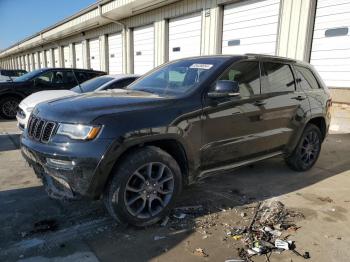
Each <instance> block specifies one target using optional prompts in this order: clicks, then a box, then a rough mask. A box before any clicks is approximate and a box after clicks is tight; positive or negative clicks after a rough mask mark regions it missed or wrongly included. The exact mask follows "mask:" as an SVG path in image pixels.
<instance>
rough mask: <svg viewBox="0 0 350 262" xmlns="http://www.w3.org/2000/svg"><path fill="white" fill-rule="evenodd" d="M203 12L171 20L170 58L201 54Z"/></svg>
mask: <svg viewBox="0 0 350 262" xmlns="http://www.w3.org/2000/svg"><path fill="white" fill-rule="evenodd" d="M201 21H202V20H201V14H199V13H198V14H192V15H190V16H185V17H179V18H175V19H171V20H170V21H169V60H174V59H179V58H183V57H189V56H197V55H200V52H201V28H202V22H201Z"/></svg>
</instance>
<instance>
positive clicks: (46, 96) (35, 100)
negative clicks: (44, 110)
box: [19, 90, 77, 109]
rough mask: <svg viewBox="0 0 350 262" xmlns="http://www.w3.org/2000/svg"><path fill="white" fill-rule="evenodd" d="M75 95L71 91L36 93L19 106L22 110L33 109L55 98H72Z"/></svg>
mask: <svg viewBox="0 0 350 262" xmlns="http://www.w3.org/2000/svg"><path fill="white" fill-rule="evenodd" d="M76 94H77V93H75V92H73V91H71V90H50V91H40V92H37V93H34V94H32V95H30V96H28V97H26V98H25V99H23V100H22V102H21V104H20V105H19V106H20V107H21V108H22V109H25V108H28V107H34V106H36V105H37V104H39V103H41V102H45V101H49V100H52V99H56V98H62V97H66V96H72V95H76Z"/></svg>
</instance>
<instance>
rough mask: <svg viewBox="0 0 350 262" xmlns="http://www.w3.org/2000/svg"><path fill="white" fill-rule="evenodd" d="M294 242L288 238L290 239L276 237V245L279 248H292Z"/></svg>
mask: <svg viewBox="0 0 350 262" xmlns="http://www.w3.org/2000/svg"><path fill="white" fill-rule="evenodd" d="M292 244H293V241H291V240H288V241H284V240H281V239H276V241H275V247H277V248H281V249H284V250H290V246H291V245H292Z"/></svg>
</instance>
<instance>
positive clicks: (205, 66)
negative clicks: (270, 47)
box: [190, 64, 213, 70]
mask: <svg viewBox="0 0 350 262" xmlns="http://www.w3.org/2000/svg"><path fill="white" fill-rule="evenodd" d="M212 66H213V65H211V64H193V65H191V66H190V68H195V69H206V70H208V69H210V68H212Z"/></svg>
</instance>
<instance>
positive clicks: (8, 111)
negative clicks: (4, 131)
mask: <svg viewBox="0 0 350 262" xmlns="http://www.w3.org/2000/svg"><path fill="white" fill-rule="evenodd" d="M17 108H18V103H17V101H16V100H8V101H6V102H5V103H3V104H2V108H1V109H2V112H3V114H4V115H5V116H6V117H8V118H14V117H15V116H16V114H17Z"/></svg>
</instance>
